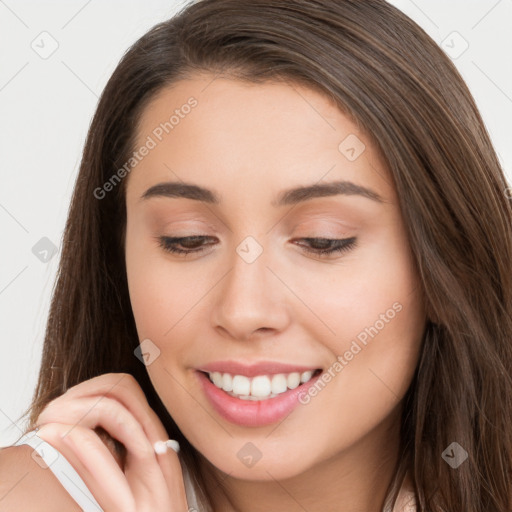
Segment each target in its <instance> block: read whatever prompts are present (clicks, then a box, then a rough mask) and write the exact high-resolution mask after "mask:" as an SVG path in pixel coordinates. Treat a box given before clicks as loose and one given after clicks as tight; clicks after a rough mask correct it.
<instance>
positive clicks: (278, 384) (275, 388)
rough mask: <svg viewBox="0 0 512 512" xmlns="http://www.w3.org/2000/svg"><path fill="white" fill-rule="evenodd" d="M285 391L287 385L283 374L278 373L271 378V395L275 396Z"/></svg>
mask: <svg viewBox="0 0 512 512" xmlns="http://www.w3.org/2000/svg"><path fill="white" fill-rule="evenodd" d="M287 389H288V383H287V379H286V375H285V374H284V373H278V374H277V375H274V376H273V377H272V393H274V394H275V395H277V394H279V393H284V392H285V391H286V390H287Z"/></svg>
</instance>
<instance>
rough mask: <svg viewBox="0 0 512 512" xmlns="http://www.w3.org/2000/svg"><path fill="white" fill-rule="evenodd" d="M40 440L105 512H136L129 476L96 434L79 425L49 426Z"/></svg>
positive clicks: (40, 431) (41, 432)
mask: <svg viewBox="0 0 512 512" xmlns="http://www.w3.org/2000/svg"><path fill="white" fill-rule="evenodd" d="M37 436H38V437H40V438H41V439H43V440H44V441H46V442H48V443H49V444H50V445H52V446H53V447H54V448H55V449H56V450H57V451H58V452H60V453H61V454H62V455H63V457H64V458H65V459H66V460H68V461H69V463H70V464H71V465H72V466H73V468H74V469H75V470H76V472H77V473H78V474H79V475H80V477H81V478H82V480H83V481H84V483H85V485H86V486H87V488H88V489H89V490H90V491H91V493H92V494H93V496H94V497H95V499H96V501H97V502H98V503H99V504H100V506H101V508H102V509H103V510H105V511H108V512H114V511H116V512H117V511H119V512H120V511H126V512H136V508H135V500H134V497H133V495H132V493H131V489H130V487H129V485H128V482H127V480H126V477H125V475H124V474H123V472H122V471H121V470H120V469H119V467H118V466H117V464H116V462H115V461H114V459H113V458H112V456H111V454H110V452H109V451H108V449H107V448H106V446H105V445H104V444H103V442H102V441H101V440H100V439H99V438H98V436H96V434H95V433H94V432H92V431H91V430H88V429H86V428H83V427H80V426H76V425H66V424H60V423H47V424H46V425H44V426H43V427H41V428H40V429H39V431H38V432H37Z"/></svg>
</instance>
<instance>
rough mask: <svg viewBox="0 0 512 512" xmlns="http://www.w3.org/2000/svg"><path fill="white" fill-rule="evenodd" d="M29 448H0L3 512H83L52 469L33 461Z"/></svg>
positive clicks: (24, 446)
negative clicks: (24, 511) (20, 511)
mask: <svg viewBox="0 0 512 512" xmlns="http://www.w3.org/2000/svg"><path fill="white" fill-rule="evenodd" d="M33 451H34V450H33V449H32V448H31V447H30V446H27V445H20V446H9V447H6V448H0V512H11V511H18V510H31V511H33V512H38V511H41V512H43V511H48V510H50V509H51V510H52V512H61V511H62V512H81V511H82V509H81V508H80V507H79V506H78V504H77V503H76V502H75V501H74V500H73V498H71V496H70V495H69V494H68V492H67V491H66V489H64V487H62V485H61V483H60V482H59V480H58V479H57V478H56V476H55V475H54V474H53V473H52V471H51V470H50V469H49V468H43V467H42V466H40V465H39V464H38V462H36V460H35V459H34V458H32V453H33Z"/></svg>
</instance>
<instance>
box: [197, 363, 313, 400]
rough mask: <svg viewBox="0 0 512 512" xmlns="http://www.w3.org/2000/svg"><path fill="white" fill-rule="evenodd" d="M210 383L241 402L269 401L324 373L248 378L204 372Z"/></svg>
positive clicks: (279, 374)
mask: <svg viewBox="0 0 512 512" xmlns="http://www.w3.org/2000/svg"><path fill="white" fill-rule="evenodd" d="M200 373H202V374H203V375H205V376H206V377H207V378H208V379H209V380H210V382H211V383H212V384H213V385H214V386H216V387H217V388H219V389H221V390H223V391H224V392H225V393H226V394H228V395H230V396H232V397H235V398H239V399H240V400H253V401H259V400H267V399H269V398H275V397H278V396H280V395H282V394H283V393H286V392H287V391H290V390H292V389H295V388H298V387H300V386H302V385H304V384H306V383H307V382H309V381H310V380H311V379H313V378H314V377H316V376H317V375H319V374H320V373H322V369H320V368H318V369H316V370H308V371H305V372H290V373H277V374H272V375H257V376H255V377H247V376H245V375H235V374H231V373H221V372H204V371H200Z"/></svg>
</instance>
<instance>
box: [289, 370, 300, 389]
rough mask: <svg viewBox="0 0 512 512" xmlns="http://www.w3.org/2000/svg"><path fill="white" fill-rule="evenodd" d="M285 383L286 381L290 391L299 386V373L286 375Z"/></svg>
mask: <svg viewBox="0 0 512 512" xmlns="http://www.w3.org/2000/svg"><path fill="white" fill-rule="evenodd" d="M287 381H288V387H289V388H290V389H295V388H296V387H297V386H298V385H299V384H300V373H299V372H295V373H290V374H289V375H288V379H287Z"/></svg>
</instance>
